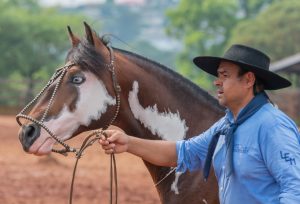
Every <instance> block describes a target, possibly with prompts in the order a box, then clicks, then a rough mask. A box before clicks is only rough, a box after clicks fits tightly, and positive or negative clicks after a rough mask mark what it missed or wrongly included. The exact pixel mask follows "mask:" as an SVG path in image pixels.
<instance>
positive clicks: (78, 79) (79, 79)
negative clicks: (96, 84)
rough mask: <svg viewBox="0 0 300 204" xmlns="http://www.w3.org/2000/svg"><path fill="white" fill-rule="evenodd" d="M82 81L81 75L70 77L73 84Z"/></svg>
mask: <svg viewBox="0 0 300 204" xmlns="http://www.w3.org/2000/svg"><path fill="white" fill-rule="evenodd" d="M83 82H84V77H82V76H74V77H72V83H73V84H82V83H83Z"/></svg>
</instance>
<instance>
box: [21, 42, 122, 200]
mask: <svg viewBox="0 0 300 204" xmlns="http://www.w3.org/2000/svg"><path fill="white" fill-rule="evenodd" d="M106 47H107V48H108V50H109V53H110V63H109V64H106V63H103V65H104V66H105V67H106V68H108V70H109V71H110V72H111V77H112V82H113V87H114V91H115V95H116V109H115V113H114V115H113V117H112V118H111V120H110V122H109V123H108V124H107V125H106V126H104V127H103V128H101V129H98V130H94V131H93V132H92V133H91V134H89V135H88V136H87V137H86V138H85V139H84V141H83V143H82V145H81V147H80V148H73V147H70V146H69V145H68V144H66V143H65V142H64V141H63V140H61V139H59V138H58V137H57V136H56V135H55V134H54V133H53V132H52V131H51V130H50V129H49V128H48V127H47V126H46V125H45V123H44V121H45V118H46V117H47V115H48V113H49V110H50V108H51V106H52V104H53V101H54V98H55V96H56V93H57V90H58V88H59V86H60V84H61V82H62V79H63V77H64V76H65V74H66V73H67V71H68V70H69V69H70V68H71V67H73V66H74V65H76V64H75V63H72V62H69V63H67V64H66V65H65V66H63V67H60V68H58V69H57V70H56V72H55V73H54V74H53V75H52V77H51V78H50V80H49V81H48V83H47V84H46V86H45V87H44V88H43V89H42V90H41V91H40V92H39V93H38V94H37V95H36V97H35V98H34V99H33V100H32V101H30V102H29V103H28V104H27V105H26V106H25V107H24V108H23V109H22V110H21V112H20V113H19V114H18V115H17V116H16V120H17V122H18V124H19V125H20V126H22V125H23V124H22V123H21V121H20V118H23V119H26V120H29V121H31V122H33V123H35V124H37V125H38V126H40V127H42V128H44V130H45V131H46V132H47V133H48V134H49V135H50V136H51V137H52V138H53V139H54V140H55V141H56V142H57V143H59V144H61V145H62V146H63V147H64V149H60V150H56V149H52V152H55V153H59V154H63V155H65V156H67V153H68V152H73V153H75V155H76V162H75V166H74V169H73V176H72V182H71V189H70V197H69V204H72V197H73V185H74V180H75V173H76V169H77V164H78V160H79V159H80V158H81V156H82V154H83V152H84V150H85V149H86V148H87V147H89V146H91V145H92V144H93V143H94V142H95V141H97V140H98V139H100V138H101V135H104V136H105V137H106V135H105V132H104V130H106V129H107V128H108V127H109V126H110V125H112V124H113V122H114V121H115V120H116V118H117V116H118V114H119V111H120V105H121V100H120V93H121V87H120V85H119V83H118V81H117V77H116V73H115V67H114V54H113V49H112V47H111V46H110V45H108V44H106ZM55 80H57V83H56V85H55V87H54V90H53V93H52V95H51V98H50V100H49V102H48V105H47V108H46V110H45V111H44V113H43V115H42V118H41V120H38V119H35V118H33V117H31V116H29V115H26V114H25V113H26V112H27V111H28V110H29V108H30V107H32V105H33V104H35V103H36V102H37V100H38V99H39V98H40V97H41V96H42V95H43V94H44V93H45V91H46V90H47V88H49V87H50V86H51V85H52V84H53V83H54V81H55ZM113 180H114V186H115V203H117V199H118V198H117V170H116V161H115V156H114V154H111V162H110V203H112V200H113V199H112V197H113V196H112V194H113V192H112V189H113Z"/></svg>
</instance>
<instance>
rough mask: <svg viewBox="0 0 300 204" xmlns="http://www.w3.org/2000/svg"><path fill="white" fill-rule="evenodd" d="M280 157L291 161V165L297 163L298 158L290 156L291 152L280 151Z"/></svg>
mask: <svg viewBox="0 0 300 204" xmlns="http://www.w3.org/2000/svg"><path fill="white" fill-rule="evenodd" d="M280 157H281V159H283V160H284V161H286V162H289V163H290V165H296V159H295V158H293V157H291V156H290V153H288V152H286V153H284V152H282V151H280Z"/></svg>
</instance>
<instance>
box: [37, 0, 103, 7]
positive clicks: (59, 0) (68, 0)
mask: <svg viewBox="0 0 300 204" xmlns="http://www.w3.org/2000/svg"><path fill="white" fill-rule="evenodd" d="M104 1H105V0H40V2H41V3H42V4H43V5H46V6H55V5H63V6H78V5H80V4H85V3H100V2H104Z"/></svg>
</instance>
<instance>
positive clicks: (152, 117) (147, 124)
mask: <svg viewBox="0 0 300 204" xmlns="http://www.w3.org/2000/svg"><path fill="white" fill-rule="evenodd" d="M85 31H86V37H85V38H83V39H79V38H77V37H76V36H75V35H73V33H72V32H71V30H70V29H69V37H70V39H71V42H72V48H71V49H70V51H69V52H68V55H67V57H66V64H67V66H65V67H64V68H65V69H64V73H63V76H62V77H59V76H61V75H55V77H54V78H53V80H51V83H50V84H49V86H47V87H46V89H45V91H44V92H43V94H42V96H41V97H40V99H39V100H38V101H37V103H36V104H35V106H34V107H33V109H32V110H31V111H30V113H29V116H30V117H31V118H34V119H35V120H36V121H41V120H42V123H43V124H44V125H45V126H46V127H47V128H48V129H49V130H50V131H51V132H52V133H53V134H54V135H55V136H56V137H57V138H58V139H59V140H61V141H65V140H68V139H70V138H72V137H74V136H76V135H77V134H79V133H81V132H83V131H87V130H93V129H99V128H102V127H103V126H105V125H107V124H109V122H110V121H111V119H112V117H114V114H115V111H116V105H117V104H116V103H117V102H116V101H117V100H116V92H115V90H114V83H115V82H114V81H113V80H112V77H111V67H112V66H113V67H114V69H115V74H116V76H117V82H118V84H119V85H120V87H121V92H120V101H121V104H120V110H119V112H118V115H117V117H116V119H115V120H114V122H113V125H115V126H118V127H120V128H122V129H124V130H125V131H126V132H127V133H128V134H130V135H135V136H137V137H141V138H147V139H153V140H173V141H176V140H181V139H188V138H190V137H192V136H194V135H197V134H199V133H201V132H202V131H204V130H205V129H207V128H208V127H209V126H210V125H211V124H212V123H213V122H215V121H216V120H217V119H219V118H220V117H221V116H222V115H223V109H222V108H221V107H220V106H219V105H218V103H217V101H216V100H215V99H214V98H213V97H212V96H210V95H209V94H208V93H206V92H205V91H203V90H202V89H200V88H199V87H198V86H196V85H194V84H193V83H191V82H190V81H188V80H187V79H185V78H183V77H181V76H180V75H179V74H177V73H175V72H173V71H172V70H170V69H168V68H166V67H164V66H162V65H160V64H158V63H156V62H153V61H151V60H148V59H146V58H144V57H141V56H139V55H136V54H133V53H131V52H128V51H124V50H120V49H116V48H114V49H113V50H109V49H108V48H107V45H106V44H105V43H104V41H103V40H102V39H101V38H99V37H98V36H97V35H96V34H95V32H93V31H92V30H91V28H90V27H89V26H88V25H87V24H85ZM112 54H113V58H112V56H111V55H112ZM112 64H113V65H112ZM60 71H61V70H60ZM61 72H62V71H61ZM57 83H60V84H59V86H56V85H57ZM53 92H55V94H53ZM49 101H51V105H49ZM45 110H47V111H46V112H47V113H46V114H45ZM31 121H32V120H31ZM31 121H30V120H27V121H26V122H25V123H23V125H22V128H21V130H20V133H19V138H20V141H21V143H22V145H23V148H24V150H25V151H27V152H28V153H32V154H36V155H44V154H49V153H50V152H51V149H52V147H53V145H54V144H55V143H56V140H55V139H53V137H52V136H50V135H49V131H46V130H45V129H44V128H42V129H41V128H40V125H38V124H36V123H34V122H31ZM145 164H146V166H147V168H148V170H149V172H150V174H151V176H152V179H153V181H154V183H157V182H159V181H161V179H163V178H165V179H164V180H162V181H161V182H160V183H159V184H158V185H157V186H156V187H157V191H158V193H159V196H160V199H161V202H162V203H164V204H165V203H168V204H182V203H188V204H196V203H197V204H199V203H209V204H212V203H218V188H217V182H216V179H215V177H214V176H213V175H214V174H213V173H212V172H211V173H210V175H211V176H210V178H209V179H208V181H207V182H204V181H203V179H202V174H201V173H200V172H199V171H198V172H192V173H190V172H187V173H184V174H182V175H179V174H175V173H174V172H173V173H172V174H171V175H170V176H167V177H165V176H166V175H167V173H168V172H170V168H168V167H161V166H155V165H152V164H150V163H148V162H145Z"/></svg>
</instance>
